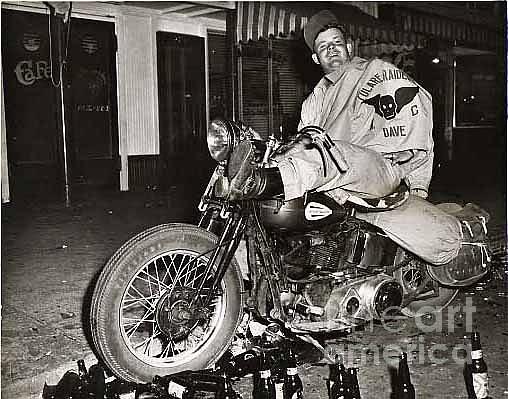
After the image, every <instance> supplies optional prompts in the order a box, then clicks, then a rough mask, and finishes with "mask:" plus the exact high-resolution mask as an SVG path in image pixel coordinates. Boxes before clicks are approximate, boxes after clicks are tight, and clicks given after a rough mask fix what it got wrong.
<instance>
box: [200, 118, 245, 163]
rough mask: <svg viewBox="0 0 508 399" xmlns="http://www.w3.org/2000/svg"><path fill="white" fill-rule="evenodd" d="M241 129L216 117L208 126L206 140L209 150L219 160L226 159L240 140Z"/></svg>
mask: <svg viewBox="0 0 508 399" xmlns="http://www.w3.org/2000/svg"><path fill="white" fill-rule="evenodd" d="M239 136H240V130H239V128H238V127H237V126H236V125H235V124H234V123H231V122H229V121H226V120H224V119H214V120H213V121H211V122H210V125H209V126H208V132H207V134H206V142H207V144H208V151H209V152H210V155H211V157H212V158H213V159H215V160H216V161H217V162H222V161H224V160H226V159H227V158H228V157H229V155H230V154H231V151H232V150H233V148H234V146H235V145H236V144H237V143H238V142H239V138H240V137H239Z"/></svg>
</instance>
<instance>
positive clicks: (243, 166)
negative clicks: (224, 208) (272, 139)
mask: <svg viewBox="0 0 508 399" xmlns="http://www.w3.org/2000/svg"><path fill="white" fill-rule="evenodd" d="M228 175H229V178H230V185H229V193H228V199H229V200H230V201H239V200H245V199H255V198H257V199H266V198H272V197H274V196H276V195H279V194H284V185H283V183H282V178H281V176H280V171H279V168H256V166H255V165H254V147H253V146H252V143H251V142H249V141H244V142H242V143H240V144H239V145H238V146H237V147H236V148H235V150H234V152H233V154H232V155H231V158H230V160H229V165H228Z"/></svg>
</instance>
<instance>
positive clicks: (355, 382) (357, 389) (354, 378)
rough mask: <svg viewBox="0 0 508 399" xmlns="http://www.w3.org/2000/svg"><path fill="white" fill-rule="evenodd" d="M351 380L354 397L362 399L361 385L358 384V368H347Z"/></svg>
mask: <svg viewBox="0 0 508 399" xmlns="http://www.w3.org/2000/svg"><path fill="white" fill-rule="evenodd" d="M347 371H348V374H349V381H350V391H351V396H352V398H353V399H361V396H360V385H359V384H358V373H357V370H356V368H354V367H351V368H349V369H347Z"/></svg>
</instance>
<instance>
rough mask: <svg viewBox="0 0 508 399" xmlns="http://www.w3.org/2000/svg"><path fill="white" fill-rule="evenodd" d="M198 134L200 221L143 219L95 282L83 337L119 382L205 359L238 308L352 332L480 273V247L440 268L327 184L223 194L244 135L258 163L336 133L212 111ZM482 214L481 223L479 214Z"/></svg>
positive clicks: (419, 309) (436, 297)
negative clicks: (279, 128) (206, 159)
mask: <svg viewBox="0 0 508 399" xmlns="http://www.w3.org/2000/svg"><path fill="white" fill-rule="evenodd" d="M207 141H208V148H209V151H210V154H211V156H212V158H214V159H215V160H216V161H217V166H216V168H215V170H214V172H213V174H212V176H211V178H210V180H209V183H208V186H207V187H206V189H205V191H204V193H203V195H202V197H201V201H200V203H199V206H198V209H199V211H200V220H199V223H198V224H197V225H190V224H182V223H170V224H161V225H158V226H155V227H152V228H150V229H148V230H146V231H143V232H142V233H140V234H138V235H136V236H135V237H133V238H132V239H130V240H129V241H128V242H126V243H125V244H124V245H123V246H122V247H121V248H119V249H118V250H117V251H116V253H115V254H114V255H113V256H112V257H111V258H110V259H109V261H108V262H107V264H106V265H105V267H104V269H103V271H102V272H101V274H100V277H99V279H98V281H97V285H96V287H95V291H94V294H93V298H92V306H91V319H90V320H91V330H92V337H93V341H94V344H95V347H96V349H97V351H98V354H99V355H100V357H101V358H102V360H103V361H104V363H105V364H106V366H108V367H109V368H110V369H111V371H113V372H114V373H115V374H116V375H117V376H118V377H120V378H123V379H124V380H127V381H132V382H149V381H151V380H152V378H153V377H154V376H155V375H168V374H173V373H176V372H180V371H183V370H200V369H204V368H207V367H210V366H211V365H213V364H214V363H215V362H216V361H217V360H218V359H220V357H221V356H222V355H223V354H224V352H225V351H226V350H227V349H228V347H229V345H230V344H231V342H232V341H233V339H234V338H235V335H236V333H237V330H238V329H239V328H240V329H241V328H242V325H241V324H243V322H244V320H245V315H249V314H250V315H255V316H256V318H257V320H265V321H267V322H276V323H278V324H279V325H280V326H281V327H283V328H284V329H285V330H286V331H291V333H292V334H295V335H299V334H300V335H302V336H308V337H313V336H316V334H320V333H330V332H351V331H352V330H354V329H355V328H357V327H359V326H362V325H365V324H366V323H369V322H372V321H373V320H383V319H385V318H388V317H393V315H397V314H400V313H402V314H404V315H406V316H410V317H416V316H420V315H422V314H423V313H425V312H428V311H429V308H432V309H434V310H435V311H439V310H441V309H443V308H444V307H446V306H447V305H448V304H449V303H450V302H451V301H452V300H453V299H454V298H455V296H456V294H457V292H458V289H459V288H460V287H462V286H466V285H470V284H473V283H474V282H476V281H478V280H479V279H481V278H482V277H483V276H484V275H485V274H486V273H487V271H488V261H489V259H488V253H487V251H486V249H485V247H484V246H481V245H480V246H478V247H472V248H473V249H472V251H476V252H474V253H472V256H473V258H474V259H475V261H474V262H472V263H470V264H469V265H468V267H463V265H458V264H456V263H454V264H452V265H448V266H446V265H445V266H440V267H437V266H434V265H432V264H429V263H427V262H425V261H423V260H422V259H420V258H419V257H418V256H416V255H414V254H412V253H410V252H409V251H407V250H406V249H404V248H401V247H400V246H398V245H397V244H396V243H395V242H393V241H392V240H391V239H390V238H389V237H388V236H387V234H385V232H384V231H382V230H381V229H380V228H378V227H375V226H374V225H372V224H369V223H367V222H365V221H363V220H361V219H359V218H357V217H356V215H357V212H358V204H355V203H352V202H346V203H345V204H343V205H341V204H339V203H337V202H336V201H335V200H333V199H332V198H330V197H328V196H327V195H326V194H324V193H320V192H308V193H307V194H306V195H305V196H304V197H301V198H297V199H294V200H290V201H284V199H283V198H279V197H274V198H267V199H256V200H239V201H230V200H228V199H227V191H228V184H229V180H228V176H229V175H230V174H231V173H232V172H231V168H232V167H234V165H232V162H231V158H232V155H233V154H234V151H235V149H236V148H238V146H239V145H240V144H241V143H248V144H249V145H251V146H252V148H253V149H254V161H255V163H256V164H257V166H258V167H268V166H270V164H271V161H272V160H273V159H274V157H276V156H278V155H280V154H283V153H284V152H285V151H287V150H288V149H290V148H292V146H294V145H295V144H296V143H301V142H305V143H307V144H306V145H313V144H315V145H316V146H317V147H319V148H321V149H322V150H323V151H327V150H328V149H329V148H330V146H332V145H333V142H332V141H331V140H329V137H328V136H327V135H326V133H324V132H323V131H322V130H321V129H319V128H317V127H309V128H306V129H303V130H302V131H300V132H298V133H297V134H296V135H295V136H293V137H291V138H288V139H282V138H276V137H274V136H270V137H269V138H268V139H267V140H263V139H261V138H260V137H259V135H257V134H256V132H255V131H253V130H252V129H251V128H248V127H246V126H244V125H242V124H241V123H236V122H233V121H228V120H223V119H217V120H214V121H212V122H211V124H210V127H209V130H208V134H207ZM480 219H481V218H480ZM478 226H480V230H484V234H485V235H486V233H487V231H486V220H485V218H483V219H481V220H480V221H478V223H477V224H476V227H478Z"/></svg>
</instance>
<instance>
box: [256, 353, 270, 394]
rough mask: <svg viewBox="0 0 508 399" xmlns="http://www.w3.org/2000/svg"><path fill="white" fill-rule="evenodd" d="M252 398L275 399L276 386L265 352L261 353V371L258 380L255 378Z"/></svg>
mask: <svg viewBox="0 0 508 399" xmlns="http://www.w3.org/2000/svg"><path fill="white" fill-rule="evenodd" d="M255 377H256V376H255ZM252 398H253V399H275V384H274V382H273V380H272V372H271V371H270V365H269V364H268V361H267V356H266V354H265V352H262V353H261V370H260V371H259V375H258V376H257V378H254V387H253V390H252Z"/></svg>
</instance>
